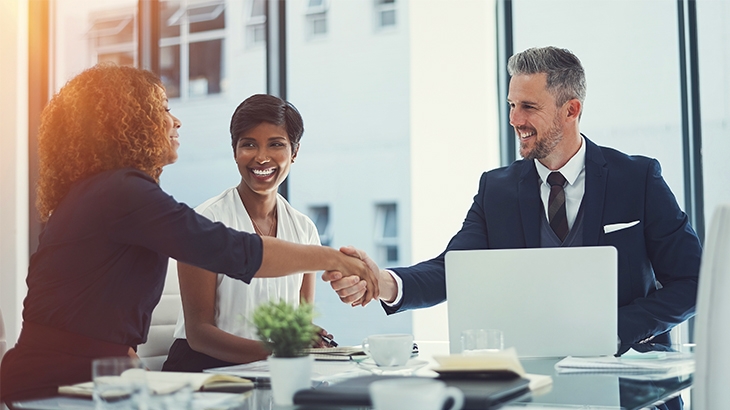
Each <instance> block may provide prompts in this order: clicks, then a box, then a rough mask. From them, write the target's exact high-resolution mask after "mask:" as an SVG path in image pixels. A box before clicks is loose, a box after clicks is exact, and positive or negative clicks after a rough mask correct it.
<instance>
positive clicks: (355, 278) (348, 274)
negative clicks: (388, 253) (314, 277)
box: [322, 247, 380, 306]
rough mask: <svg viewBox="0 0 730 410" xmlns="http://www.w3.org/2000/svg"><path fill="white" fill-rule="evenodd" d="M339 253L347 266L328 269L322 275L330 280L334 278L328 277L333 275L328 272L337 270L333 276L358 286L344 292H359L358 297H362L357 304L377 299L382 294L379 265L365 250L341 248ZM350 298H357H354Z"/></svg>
mask: <svg viewBox="0 0 730 410" xmlns="http://www.w3.org/2000/svg"><path fill="white" fill-rule="evenodd" d="M337 253H338V254H339V255H341V257H342V259H343V261H344V262H345V263H344V265H345V266H343V269H339V270H331V271H326V272H325V274H324V275H322V278H323V279H324V280H325V281H328V282H329V281H330V280H333V279H329V280H328V279H326V278H330V277H331V276H328V273H329V272H335V273H336V274H334V275H333V276H332V277H334V278H336V279H346V281H345V282H344V283H345V284H352V285H354V286H356V289H357V290H346V291H345V292H344V293H349V294H352V293H355V292H357V293H358V294H359V297H358V298H357V299H360V301H359V303H357V304H361V303H362V301H366V302H365V303H362V305H363V306H365V305H366V304H367V302H369V301H370V300H373V299H377V298H378V296H380V288H379V286H380V285H379V278H378V265H376V264H375V263H374V262H373V261H372V260H370V258H368V257H367V255H366V254H365V253H364V252H361V251H358V250H357V249H355V248H352V247H347V248H340V252H337ZM340 286H342V285H340ZM340 299H342V297H340ZM350 299H352V300H355V299H353V298H350ZM357 304H354V303H353V306H357Z"/></svg>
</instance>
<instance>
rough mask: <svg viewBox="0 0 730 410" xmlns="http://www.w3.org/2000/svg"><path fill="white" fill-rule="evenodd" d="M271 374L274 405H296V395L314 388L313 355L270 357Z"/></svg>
mask: <svg viewBox="0 0 730 410" xmlns="http://www.w3.org/2000/svg"><path fill="white" fill-rule="evenodd" d="M268 362H269V373H270V375H271V390H272V393H273V396H274V403H276V404H278V405H292V404H294V393H296V392H297V391H299V390H303V389H309V388H311V387H312V365H313V363H314V358H313V357H312V356H311V355H308V356H303V357H274V356H270V357H269V359H268Z"/></svg>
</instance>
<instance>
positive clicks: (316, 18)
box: [305, 0, 327, 38]
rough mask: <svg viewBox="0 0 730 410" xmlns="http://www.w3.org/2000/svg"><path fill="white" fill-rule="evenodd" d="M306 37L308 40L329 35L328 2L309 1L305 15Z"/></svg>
mask: <svg viewBox="0 0 730 410" xmlns="http://www.w3.org/2000/svg"><path fill="white" fill-rule="evenodd" d="M305 17H306V19H307V23H306V27H307V30H306V36H307V37H308V38H315V37H321V36H323V35H325V34H327V0H307V11H306V15H305Z"/></svg>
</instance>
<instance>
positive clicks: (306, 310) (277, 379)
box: [253, 301, 317, 405]
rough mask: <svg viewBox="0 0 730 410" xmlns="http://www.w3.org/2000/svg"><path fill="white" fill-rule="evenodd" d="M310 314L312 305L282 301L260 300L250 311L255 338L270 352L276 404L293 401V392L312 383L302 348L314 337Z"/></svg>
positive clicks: (309, 366) (311, 315)
mask: <svg viewBox="0 0 730 410" xmlns="http://www.w3.org/2000/svg"><path fill="white" fill-rule="evenodd" d="M313 316H314V308H313V306H312V305H309V304H300V305H299V306H298V307H294V306H292V305H290V304H288V303H286V302H283V301H280V302H268V303H265V304H262V305H260V306H258V307H257V308H256V310H255V311H254V314H253V324H254V326H255V327H256V332H257V335H258V337H259V340H261V343H263V345H264V347H265V348H266V349H267V350H268V351H270V352H271V353H272V356H269V358H268V362H269V372H270V376H271V389H272V390H273V396H274V402H275V403H276V404H280V405H291V404H293V398H294V393H296V392H297V391H298V390H302V389H308V388H310V387H311V385H312V382H311V378H312V362H313V359H312V356H310V355H308V354H307V352H306V349H307V348H309V347H311V346H312V344H313V343H314V341H315V340H316V338H317V327H316V326H314V325H313V324H312V319H313Z"/></svg>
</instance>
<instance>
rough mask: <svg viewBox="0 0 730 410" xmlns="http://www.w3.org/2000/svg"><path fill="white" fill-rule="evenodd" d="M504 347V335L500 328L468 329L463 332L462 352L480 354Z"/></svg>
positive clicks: (496, 350)
mask: <svg viewBox="0 0 730 410" xmlns="http://www.w3.org/2000/svg"><path fill="white" fill-rule="evenodd" d="M503 349H504V337H503V335H502V331H501V330H499V329H467V330H464V331H463V332H461V352H462V353H463V354H479V353H487V352H498V351H500V350H503Z"/></svg>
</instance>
